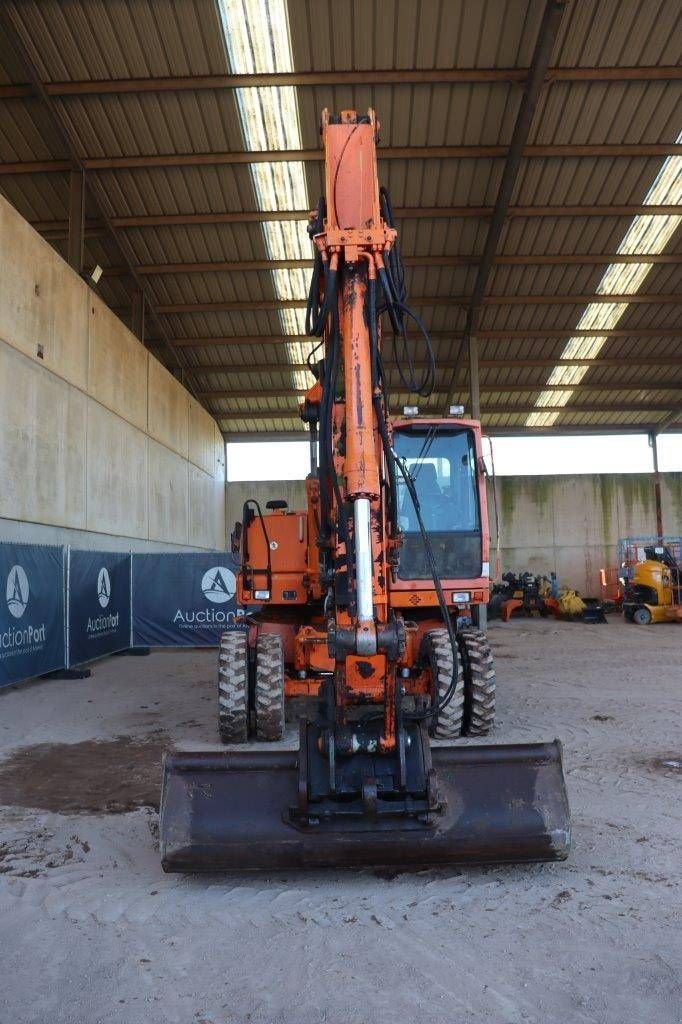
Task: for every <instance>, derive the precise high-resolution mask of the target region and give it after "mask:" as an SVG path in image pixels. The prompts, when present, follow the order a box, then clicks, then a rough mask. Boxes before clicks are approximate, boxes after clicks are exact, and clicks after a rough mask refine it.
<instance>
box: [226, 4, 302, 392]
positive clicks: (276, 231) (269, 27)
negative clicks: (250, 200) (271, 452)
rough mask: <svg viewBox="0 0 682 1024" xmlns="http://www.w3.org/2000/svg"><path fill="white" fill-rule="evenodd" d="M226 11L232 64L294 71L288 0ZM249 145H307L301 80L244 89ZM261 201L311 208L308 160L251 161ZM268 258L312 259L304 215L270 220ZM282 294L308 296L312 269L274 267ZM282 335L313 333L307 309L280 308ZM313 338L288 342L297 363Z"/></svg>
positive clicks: (298, 382) (268, 207)
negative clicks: (307, 324) (303, 134)
mask: <svg viewBox="0 0 682 1024" xmlns="http://www.w3.org/2000/svg"><path fill="white" fill-rule="evenodd" d="M219 7H220V14H221V19H222V25H223V34H224V37H225V44H226V47H227V54H228V58H229V62H230V67H231V69H232V71H233V73H234V74H264V73H274V72H291V71H293V70H294V64H293V57H292V52H291V35H290V31H289V20H288V17H287V8H286V0H220V2H219ZM235 94H236V102H237V109H238V111H239V117H240V121H241V126H242V131H243V134H244V141H245V144H246V147H247V149H250V150H254V151H259V152H267V151H269V150H296V149H301V148H302V142H301V128H300V123H299V117H298V96H297V89H296V88H295V86H258V87H249V88H244V89H236V90H235ZM250 171H251V178H252V181H253V187H254V192H255V195H256V202H257V203H258V207H259V209H261V210H263V211H267V212H276V211H278V210H282V211H284V210H307V209H309V207H310V201H309V198H308V185H307V181H306V174H305V166H304V164H303V163H302V162H301V161H273V162H263V163H253V164H251V165H250ZM262 231H263V239H264V243H265V249H266V252H267V254H268V258H269V259H271V260H273V261H278V260H287V259H289V260H291V259H305V258H306V257H307V256H309V255H310V241H309V239H308V236H307V233H306V230H305V225H304V224H302V223H299V222H297V221H268V222H265V223H263V225H262ZM270 273H271V276H272V282H273V287H274V291H275V294H276V296H277V297H278V298H279V299H283V300H292V299H293V300H304V299H305V298H306V296H307V294H308V280H307V275H306V273H305V271H303V270H298V269H291V270H288V269H277V268H274V267H273V269H272V270H271V272H270ZM279 321H280V326H281V330H282V333H283V334H284V335H285V336H286V335H301V334H305V311H304V310H298V309H283V310H280V311H279ZM313 347H314V343H312V342H304V343H300V342H299V343H296V345H291V344H287V345H286V351H287V357H288V359H289V361H290V362H294V363H295V362H304V361H305V358H306V356H307V354H308V352H310V351H311V350H312V348H313ZM293 377H294V382H295V386H296V387H299V388H303V387H308V386H309V385H310V383H311V381H312V378H311V377H310V374H309V373H308V372H307V371H300V370H297V371H293Z"/></svg>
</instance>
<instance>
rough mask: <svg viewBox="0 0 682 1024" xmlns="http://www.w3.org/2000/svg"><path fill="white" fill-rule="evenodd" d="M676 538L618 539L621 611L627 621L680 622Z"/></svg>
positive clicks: (681, 579)
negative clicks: (621, 597)
mask: <svg viewBox="0 0 682 1024" xmlns="http://www.w3.org/2000/svg"><path fill="white" fill-rule="evenodd" d="M680 547H681V539H680V538H679V537H676V538H672V537H655V538H646V539H643V538H629V539H628V540H625V541H621V576H620V582H621V587H622V592H623V614H624V615H625V619H626V621H627V622H636V623H637V624H638V625H640V626H648V625H649V624H650V623H652V622H682V569H681V567H680Z"/></svg>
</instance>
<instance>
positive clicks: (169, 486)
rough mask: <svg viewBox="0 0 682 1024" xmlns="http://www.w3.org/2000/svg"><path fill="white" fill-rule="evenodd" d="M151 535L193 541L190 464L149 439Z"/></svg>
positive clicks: (181, 542)
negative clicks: (190, 538)
mask: <svg viewBox="0 0 682 1024" xmlns="http://www.w3.org/2000/svg"><path fill="white" fill-rule="evenodd" d="M147 446H148V449H147V450H148V457H149V539H150V540H164V541H167V542H169V543H171V544H188V543H189V472H188V471H189V464H188V463H187V461H186V460H185V459H183V458H181V456H179V455H176V454H175V452H171V451H169V450H168V448H166V447H165V446H164V445H162V444H159V443H158V442H157V441H154V440H153V439H152V438H151V437H150V438H148V440H147Z"/></svg>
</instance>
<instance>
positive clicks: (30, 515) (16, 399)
mask: <svg viewBox="0 0 682 1024" xmlns="http://www.w3.org/2000/svg"><path fill="white" fill-rule="evenodd" d="M86 403H87V399H86V396H85V395H84V394H83V393H82V392H81V391H78V390H77V389H76V388H74V387H72V386H71V385H70V384H68V383H67V382H66V381H64V380H61V379H60V378H59V377H55V375H54V374H52V373H50V372H49V370H46V369H45V368H44V367H41V366H37V365H35V364H34V363H32V362H31V361H30V360H29V359H27V358H26V357H25V356H23V355H22V354H21V353H19V352H17V351H15V350H13V349H12V348H10V346H9V345H6V344H4V342H0V408H1V409H2V417H3V428H2V431H0V516H6V517H8V518H10V517H11V518H16V519H27V520H30V521H31V522H42V523H54V524H57V525H60V526H70V527H74V528H80V527H84V526H85V438H86Z"/></svg>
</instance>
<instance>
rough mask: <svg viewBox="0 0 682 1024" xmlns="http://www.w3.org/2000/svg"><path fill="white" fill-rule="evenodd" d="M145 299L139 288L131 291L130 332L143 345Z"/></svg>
mask: <svg viewBox="0 0 682 1024" xmlns="http://www.w3.org/2000/svg"><path fill="white" fill-rule="evenodd" d="M144 307H145V298H144V292H143V291H142V290H141V289H140V288H135V289H133V308H132V316H131V330H132V332H133V334H134V335H135V337H136V338H139V340H140V341H141V342H142V344H143V345H144V331H145V322H144V321H145V308H144Z"/></svg>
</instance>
